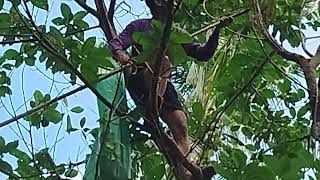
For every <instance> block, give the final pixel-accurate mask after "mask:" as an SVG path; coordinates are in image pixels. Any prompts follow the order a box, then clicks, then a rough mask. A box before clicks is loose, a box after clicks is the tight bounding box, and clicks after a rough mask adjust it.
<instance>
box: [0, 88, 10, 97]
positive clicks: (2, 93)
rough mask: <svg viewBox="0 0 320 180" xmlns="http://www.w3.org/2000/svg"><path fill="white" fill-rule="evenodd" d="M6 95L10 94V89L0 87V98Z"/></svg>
mask: <svg viewBox="0 0 320 180" xmlns="http://www.w3.org/2000/svg"><path fill="white" fill-rule="evenodd" d="M6 94H12V92H11V89H10V88H9V87H8V86H0V97H4V96H5V95H6Z"/></svg>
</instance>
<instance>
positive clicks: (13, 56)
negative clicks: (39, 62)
mask: <svg viewBox="0 0 320 180" xmlns="http://www.w3.org/2000/svg"><path fill="white" fill-rule="evenodd" d="M4 56H5V57H6V58H7V59H16V58H17V57H18V56H20V54H19V53H18V51H16V50H15V49H8V50H7V51H6V52H5V53H4Z"/></svg>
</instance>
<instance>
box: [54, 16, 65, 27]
mask: <svg viewBox="0 0 320 180" xmlns="http://www.w3.org/2000/svg"><path fill="white" fill-rule="evenodd" d="M52 22H53V24H55V25H57V26H61V25H64V24H65V23H64V21H63V18H62V17H57V18H54V19H53V20H52Z"/></svg>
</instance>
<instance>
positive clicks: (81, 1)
mask: <svg viewBox="0 0 320 180" xmlns="http://www.w3.org/2000/svg"><path fill="white" fill-rule="evenodd" d="M75 1H76V3H77V4H78V5H79V6H81V7H82V8H83V9H84V10H86V11H87V12H88V13H90V14H92V15H93V16H95V17H96V18H98V19H99V14H98V12H97V11H96V10H95V9H93V8H92V7H90V6H89V5H87V4H86V2H85V1H83V0H75Z"/></svg>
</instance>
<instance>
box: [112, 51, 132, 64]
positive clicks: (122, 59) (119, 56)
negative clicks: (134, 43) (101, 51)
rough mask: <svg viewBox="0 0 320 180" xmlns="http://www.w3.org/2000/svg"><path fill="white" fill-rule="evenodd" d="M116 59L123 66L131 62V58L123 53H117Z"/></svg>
mask: <svg viewBox="0 0 320 180" xmlns="http://www.w3.org/2000/svg"><path fill="white" fill-rule="evenodd" d="M114 58H115V59H116V60H117V61H119V62H120V63H121V64H122V65H125V64H127V63H128V62H129V59H130V58H129V56H128V55H127V54H126V53H125V52H123V51H117V52H116V54H115V56H114Z"/></svg>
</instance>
